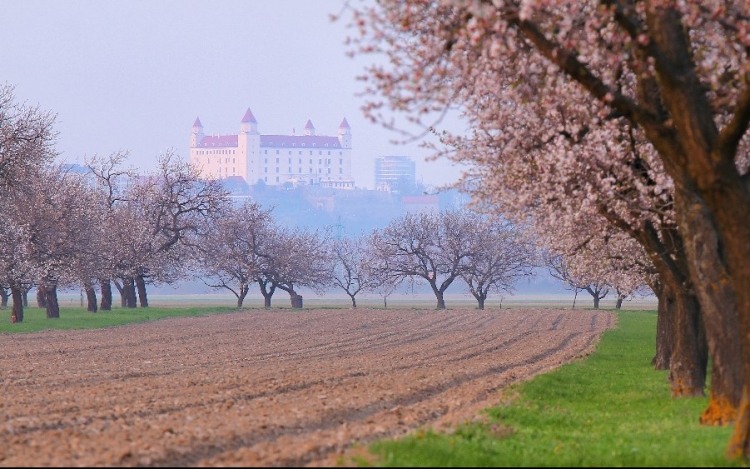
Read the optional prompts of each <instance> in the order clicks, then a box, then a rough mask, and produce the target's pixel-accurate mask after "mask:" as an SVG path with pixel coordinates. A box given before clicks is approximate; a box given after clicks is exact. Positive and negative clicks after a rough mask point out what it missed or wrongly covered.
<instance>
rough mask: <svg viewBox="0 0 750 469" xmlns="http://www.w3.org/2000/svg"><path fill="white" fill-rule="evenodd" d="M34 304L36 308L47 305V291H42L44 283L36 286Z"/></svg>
mask: <svg viewBox="0 0 750 469" xmlns="http://www.w3.org/2000/svg"><path fill="white" fill-rule="evenodd" d="M36 305H37V307H38V308H46V307H47V293H46V292H45V291H44V285H39V286H37V287H36Z"/></svg>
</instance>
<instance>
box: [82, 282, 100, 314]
mask: <svg viewBox="0 0 750 469" xmlns="http://www.w3.org/2000/svg"><path fill="white" fill-rule="evenodd" d="M83 288H84V290H85V291H86V311H88V312H89V313H95V312H96V311H97V309H98V306H97V304H96V290H94V286H93V285H91V284H90V283H88V282H86V283H85V284H84V286H83Z"/></svg>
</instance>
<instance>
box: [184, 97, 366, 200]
mask: <svg viewBox="0 0 750 469" xmlns="http://www.w3.org/2000/svg"><path fill="white" fill-rule="evenodd" d="M190 162H191V163H195V164H197V165H198V166H199V167H200V168H201V171H202V172H203V174H204V175H205V176H210V177H214V178H217V179H225V178H228V177H232V176H240V177H242V178H244V179H245V181H247V183H248V184H255V183H256V182H258V181H263V182H264V183H265V184H267V185H271V186H280V185H284V184H289V185H291V186H297V185H307V184H316V185H321V186H323V187H331V188H335V189H353V188H354V179H352V132H351V127H349V123H348V122H346V119H344V120H342V121H341V124H339V127H338V135H337V136H325V135H315V127H313V124H312V122H311V121H310V120H308V121H307V124H306V125H305V128H304V133H303V135H295V134H294V132H292V134H291V135H262V134H260V132H259V131H258V121H257V120H255V117H254V116H253V113H252V112H251V111H250V109H248V110H247V112H246V113H245V116H244V117H243V118H242V121H241V122H240V132H239V134H231V135H205V134H204V133H203V124H201V121H200V119H199V118H196V119H195V122H194V123H193V128H192V132H191V134H190Z"/></svg>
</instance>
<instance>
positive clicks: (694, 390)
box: [669, 291, 708, 397]
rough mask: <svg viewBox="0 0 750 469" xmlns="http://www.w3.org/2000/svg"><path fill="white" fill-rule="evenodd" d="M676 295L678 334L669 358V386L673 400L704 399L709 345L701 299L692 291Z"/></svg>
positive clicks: (676, 328)
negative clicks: (684, 398) (695, 397)
mask: <svg viewBox="0 0 750 469" xmlns="http://www.w3.org/2000/svg"><path fill="white" fill-rule="evenodd" d="M675 296H676V306H677V307H676V308H675V311H676V314H675V326H676V327H675V331H676V332H677V334H676V337H675V342H674V349H673V350H672V356H671V357H670V359H669V384H670V387H671V390H672V397H693V396H704V395H705V394H704V388H705V387H706V366H707V364H708V344H707V343H706V332H705V329H704V328H703V318H702V317H701V310H700V305H699V304H698V299H697V298H696V297H695V296H694V295H692V294H690V293H689V292H685V291H682V292H678V293H677V295H675Z"/></svg>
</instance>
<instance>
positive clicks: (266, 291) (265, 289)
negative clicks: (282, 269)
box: [258, 280, 276, 309]
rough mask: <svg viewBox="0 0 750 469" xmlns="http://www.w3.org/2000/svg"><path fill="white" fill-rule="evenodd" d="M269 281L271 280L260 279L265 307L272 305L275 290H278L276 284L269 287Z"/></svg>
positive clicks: (259, 284)
mask: <svg viewBox="0 0 750 469" xmlns="http://www.w3.org/2000/svg"><path fill="white" fill-rule="evenodd" d="M269 283H270V282H266V281H262V280H258V286H259V287H260V294H261V295H263V307H264V308H266V309H269V308H270V307H271V299H272V298H273V294H274V292H276V285H273V284H271V286H270V287H269V286H268V285H269Z"/></svg>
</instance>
